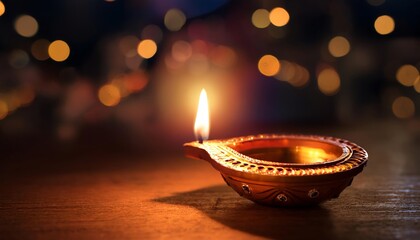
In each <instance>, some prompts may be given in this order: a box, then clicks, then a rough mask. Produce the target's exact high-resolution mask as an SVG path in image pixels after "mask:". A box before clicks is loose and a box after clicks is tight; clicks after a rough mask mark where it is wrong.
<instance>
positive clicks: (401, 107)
mask: <svg viewBox="0 0 420 240" xmlns="http://www.w3.org/2000/svg"><path fill="white" fill-rule="evenodd" d="M392 112H393V113H394V115H395V116H396V117H397V118H401V119H405V118H410V117H412V116H414V112H415V106H414V103H413V101H412V100H411V99H410V98H408V97H404V96H400V97H397V98H396V99H395V100H394V102H393V103H392Z"/></svg>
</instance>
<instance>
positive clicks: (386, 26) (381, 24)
mask: <svg viewBox="0 0 420 240" xmlns="http://www.w3.org/2000/svg"><path fill="white" fill-rule="evenodd" d="M374 27H375V30H376V32H377V33H379V34H381V35H386V34H390V33H392V32H393V31H394V28H395V22H394V19H393V18H392V17H390V16H388V15H382V16H380V17H378V18H377V19H376V20H375V24H374Z"/></svg>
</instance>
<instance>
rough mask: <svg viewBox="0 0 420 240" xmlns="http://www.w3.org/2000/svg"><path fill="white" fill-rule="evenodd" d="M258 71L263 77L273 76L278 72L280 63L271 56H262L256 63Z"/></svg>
mask: <svg viewBox="0 0 420 240" xmlns="http://www.w3.org/2000/svg"><path fill="white" fill-rule="evenodd" d="M258 70H260V72H261V73H262V74H263V75H265V76H269V77H271V76H274V75H276V74H277V73H278V72H279V70H280V62H279V60H278V59H277V58H276V57H275V56H273V55H264V56H263V57H261V58H260V60H259V61H258Z"/></svg>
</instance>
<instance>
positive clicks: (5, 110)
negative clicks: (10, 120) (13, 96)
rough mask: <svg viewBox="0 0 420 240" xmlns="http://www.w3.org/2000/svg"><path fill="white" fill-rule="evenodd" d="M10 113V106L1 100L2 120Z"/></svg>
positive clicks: (0, 112)
mask: <svg viewBox="0 0 420 240" xmlns="http://www.w3.org/2000/svg"><path fill="white" fill-rule="evenodd" d="M8 113H9V108H8V107H7V104H6V102H4V101H3V100H0V120H2V119H4V118H5V117H6V116H7V114H8Z"/></svg>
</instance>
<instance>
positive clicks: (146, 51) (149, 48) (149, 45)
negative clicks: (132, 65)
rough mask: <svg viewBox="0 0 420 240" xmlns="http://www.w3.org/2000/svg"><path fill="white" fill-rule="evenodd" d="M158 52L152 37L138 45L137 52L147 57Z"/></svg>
mask: <svg viewBox="0 0 420 240" xmlns="http://www.w3.org/2000/svg"><path fill="white" fill-rule="evenodd" d="M156 52H157V45H156V43H155V41H153V40H151V39H145V40H143V41H141V42H140V43H139V45H138V46H137V53H138V54H139V55H140V56H141V57H143V58H146V59H149V58H151V57H153V56H154V55H155V54H156Z"/></svg>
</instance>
